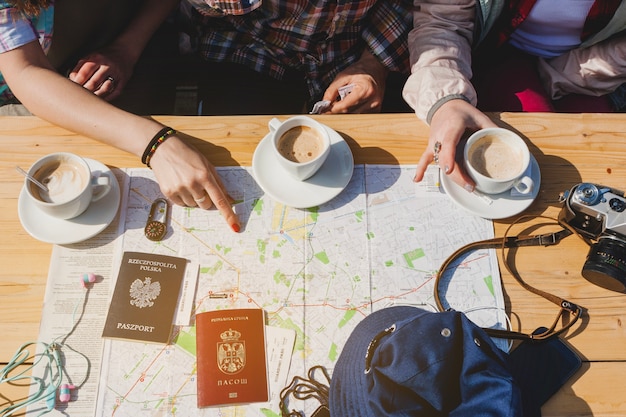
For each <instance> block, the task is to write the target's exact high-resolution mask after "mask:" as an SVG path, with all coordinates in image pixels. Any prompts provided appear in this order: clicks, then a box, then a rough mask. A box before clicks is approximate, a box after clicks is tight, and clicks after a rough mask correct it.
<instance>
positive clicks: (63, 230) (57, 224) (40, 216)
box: [17, 158, 120, 245]
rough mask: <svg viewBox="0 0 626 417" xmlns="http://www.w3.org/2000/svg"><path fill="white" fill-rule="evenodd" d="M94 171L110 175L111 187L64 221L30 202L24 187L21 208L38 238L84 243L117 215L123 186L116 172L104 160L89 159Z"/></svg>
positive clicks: (22, 218) (28, 228) (28, 227)
mask: <svg viewBox="0 0 626 417" xmlns="http://www.w3.org/2000/svg"><path fill="white" fill-rule="evenodd" d="M85 161H87V164H88V165H89V168H91V171H92V172H98V171H100V172H101V175H106V176H108V177H109V183H110V184H111V190H110V191H109V192H108V193H107V195H105V196H104V197H102V199H101V200H99V201H98V202H96V203H94V204H91V205H90V206H89V207H88V208H87V210H85V212H84V213H83V214H81V215H80V216H78V217H74V218H73V219H69V220H64V219H58V218H56V217H52V216H50V215H49V214H47V213H44V212H43V211H41V210H40V209H39V208H38V207H36V206H34V205H32V204H28V197H26V190H25V189H24V188H23V187H22V192H20V197H19V199H18V201H17V210H18V214H19V217H20V222H21V223H22V227H24V229H25V230H26V231H27V232H28V233H29V234H30V235H31V236H32V237H34V238H35V239H38V240H41V241H42V242H46V243H53V244H57V245H69V244H71V243H77V242H82V241H83V240H87V239H89V238H91V237H94V236H95V235H97V234H98V233H100V232H101V231H103V230H104V229H105V228H106V227H107V226H108V225H109V224H111V222H112V221H113V219H114V218H115V215H116V214H117V209H118V206H119V204H120V186H119V184H118V183H117V179H116V178H115V175H113V172H112V171H111V170H110V169H109V168H108V167H107V166H106V165H104V164H103V163H101V162H98V161H95V160H93V159H88V158H85Z"/></svg>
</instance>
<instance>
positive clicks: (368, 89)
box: [323, 50, 389, 113]
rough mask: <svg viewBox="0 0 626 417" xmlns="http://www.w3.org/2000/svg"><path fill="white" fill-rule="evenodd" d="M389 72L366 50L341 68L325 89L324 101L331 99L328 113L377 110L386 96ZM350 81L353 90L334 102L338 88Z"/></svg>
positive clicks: (378, 110) (374, 111)
mask: <svg viewBox="0 0 626 417" xmlns="http://www.w3.org/2000/svg"><path fill="white" fill-rule="evenodd" d="M388 72H389V71H388V70H387V68H385V67H384V66H383V65H382V64H381V63H380V62H379V61H378V59H377V58H376V57H375V56H373V55H372V53H371V52H370V51H369V50H366V51H364V52H363V54H362V55H361V58H360V59H359V60H358V61H357V62H355V63H354V64H352V65H350V66H349V67H348V68H346V69H345V70H343V71H341V72H340V73H339V74H337V76H336V77H335V79H334V80H333V82H332V83H330V85H329V86H328V88H327V89H326V91H325V92H324V97H323V100H328V101H330V102H331V106H330V108H329V109H328V110H327V112H328V113H376V112H380V109H381V106H382V104H383V97H384V95H385V80H386V78H387V73H388ZM349 84H352V85H353V87H352V92H351V93H350V94H348V95H347V96H346V97H345V98H344V99H343V100H341V101H337V100H336V98H337V96H338V95H339V88H341V87H343V86H346V85H349Z"/></svg>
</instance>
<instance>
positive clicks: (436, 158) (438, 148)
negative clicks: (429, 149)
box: [433, 142, 441, 164]
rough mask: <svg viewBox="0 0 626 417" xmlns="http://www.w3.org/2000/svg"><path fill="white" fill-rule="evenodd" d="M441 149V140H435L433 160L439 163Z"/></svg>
mask: <svg viewBox="0 0 626 417" xmlns="http://www.w3.org/2000/svg"><path fill="white" fill-rule="evenodd" d="M439 151H441V142H435V148H434V149H433V162H434V163H435V164H438V163H439Z"/></svg>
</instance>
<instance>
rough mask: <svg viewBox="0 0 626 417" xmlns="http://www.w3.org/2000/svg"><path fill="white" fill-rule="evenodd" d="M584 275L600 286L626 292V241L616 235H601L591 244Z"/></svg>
mask: <svg viewBox="0 0 626 417" xmlns="http://www.w3.org/2000/svg"><path fill="white" fill-rule="evenodd" d="M582 275H583V277H585V278H586V279H587V280H589V281H590V282H592V283H594V284H596V285H599V286H600V287H603V288H606V289H608V290H612V291H617V292H626V242H624V241H622V240H620V239H617V238H614V237H608V236H604V237H600V239H599V240H598V242H596V243H595V244H593V245H591V249H590V250H589V254H588V255H587V261H586V262H585V265H583V270H582Z"/></svg>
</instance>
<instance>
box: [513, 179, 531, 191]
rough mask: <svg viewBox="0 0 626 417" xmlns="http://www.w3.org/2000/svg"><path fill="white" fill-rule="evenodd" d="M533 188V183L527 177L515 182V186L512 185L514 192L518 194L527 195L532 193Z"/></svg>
mask: <svg viewBox="0 0 626 417" xmlns="http://www.w3.org/2000/svg"><path fill="white" fill-rule="evenodd" d="M534 186H535V182H534V181H533V179H532V178H530V177H529V176H523V177H521V178H519V179H518V180H517V181H515V184H513V188H515V191H517V192H518V193H520V194H528V193H530V192H532V190H533V187H534Z"/></svg>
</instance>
